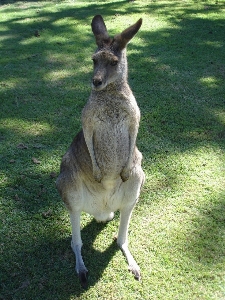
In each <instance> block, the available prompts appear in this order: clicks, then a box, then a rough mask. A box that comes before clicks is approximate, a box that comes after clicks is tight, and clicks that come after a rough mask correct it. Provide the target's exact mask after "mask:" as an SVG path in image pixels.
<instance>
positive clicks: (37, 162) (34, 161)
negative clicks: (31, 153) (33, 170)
mask: <svg viewBox="0 0 225 300" xmlns="http://www.w3.org/2000/svg"><path fill="white" fill-rule="evenodd" d="M32 161H33V163H34V164H40V163H41V162H40V160H38V159H37V158H35V157H32Z"/></svg>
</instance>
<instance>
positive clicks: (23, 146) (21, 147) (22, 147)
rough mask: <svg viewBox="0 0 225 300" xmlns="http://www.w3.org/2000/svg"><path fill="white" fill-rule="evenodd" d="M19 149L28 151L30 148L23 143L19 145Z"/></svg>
mask: <svg viewBox="0 0 225 300" xmlns="http://www.w3.org/2000/svg"><path fill="white" fill-rule="evenodd" d="M17 148H18V149H28V146H26V145H24V144H23V143H20V144H18V145H17Z"/></svg>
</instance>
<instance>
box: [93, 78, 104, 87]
mask: <svg viewBox="0 0 225 300" xmlns="http://www.w3.org/2000/svg"><path fill="white" fill-rule="evenodd" d="M101 84H102V80H101V78H94V79H93V85H94V86H96V87H97V86H100V85H101Z"/></svg>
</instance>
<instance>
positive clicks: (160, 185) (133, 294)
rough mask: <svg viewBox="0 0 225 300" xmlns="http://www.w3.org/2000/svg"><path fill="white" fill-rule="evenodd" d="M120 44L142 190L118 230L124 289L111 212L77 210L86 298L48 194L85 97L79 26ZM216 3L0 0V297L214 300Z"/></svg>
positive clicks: (223, 274)
mask: <svg viewBox="0 0 225 300" xmlns="http://www.w3.org/2000/svg"><path fill="white" fill-rule="evenodd" d="M95 14H102V15H103V16H104V19H105V22H106V24H107V27H108V30H109V32H110V34H111V35H112V36H113V35H114V34H116V33H118V32H120V31H121V30H123V29H125V28H126V27H128V26H129V25H131V24H133V23H134V22H136V21H137V20H138V19H139V18H140V17H142V18H143V25H142V27H141V29H140V31H139V32H138V34H137V35H136V36H135V38H134V39H133V40H132V41H131V43H130V44H129V45H128V62H129V83H130V86H131V87H132V90H133V92H134V94H135V96H136V99H137V102H138V105H139V107H140V110H141V115H142V118H141V123H140V129H139V135H138V140H137V144H138V147H139V149H140V151H141V152H142V153H143V156H144V161H143V169H144V171H145V174H146V183H145V185H144V187H143V190H142V193H141V196H140V200H139V202H138V204H137V206H136V208H135V210H134V213H133V217H132V219H131V224H130V228H129V242H130V250H131V252H132V253H133V255H134V257H135V258H136V260H137V262H138V264H139V266H140V267H141V271H142V280H141V281H140V282H138V281H135V279H134V278H133V276H132V274H130V273H129V272H128V271H127V263H126V261H125V258H124V257H123V255H122V253H121V251H120V250H119V249H118V248H117V246H116V244H115V242H114V236H115V235H116V233H117V228H118V221H119V215H118V214H116V217H115V219H114V220H113V221H111V222H109V223H107V224H98V223H96V222H95V221H94V220H93V218H92V217H91V216H89V215H87V214H83V215H82V238H83V243H84V246H83V257H84V260H85V263H86V266H87V268H88V269H89V286H88V289H87V290H83V289H82V288H81V287H80V284H79V281H78V278H77V275H76V273H75V269H74V266H75V259H74V255H73V253H72V250H71V248H70V239H71V229H70V221H69V217H68V214H67V211H66V209H65V208H64V206H63V203H62V201H61V199H60V197H59V195H58V193H57V191H56V187H55V180H56V176H57V174H58V173H59V165H60V161H61V157H62V155H63V154H64V153H65V151H66V149H67V148H68V146H69V144H70V143H71V141H72V139H73V137H74V135H75V134H76V133H77V132H78V131H79V130H80V128H81V118H80V117H81V111H82V108H83V107H84V105H85V103H86V101H87V99H88V96H89V93H90V81H91V76H92V61H91V55H92V53H93V52H94V50H95V49H96V45H95V39H94V37H93V34H92V32H91V27H90V23H91V20H92V18H93V16H94V15H95ZM224 16H225V5H224V1H222V0H221V1H220V0H213V1H211V0H209V1H207V0H205V1H200V0H199V1H194V0H186V1H184V0H183V1H176V0H174V1H169V0H167V1H160V0H158V1H156V0H152V1H151V0H149V1H145V0H135V1H127V0H126V1H125V0H124V1H121V0H112V1H104V0H102V1H72V0H70V1H69V0H68V1H13V0H11V1H10V0H9V1H7V0H5V1H1V6H0V32H1V33H0V166H1V167H0V203H1V207H0V213H1V218H0V221H1V225H0V230H1V233H0V251H1V252H0V271H1V273H0V281H1V290H0V299H2V300H9V299H13V300H14V299H15V300H19V299H20V300H28V299H32V300H34V299H35V300H36V299H37V300H39V299H45V300H48V299H50V300H51V299H54V300H69V299H70V300H75V299H106V300H108V299H129V300H130V299H159V300H174V299H177V300H180V299H182V300H190V299H191V300H194V299H196V300H197V299H201V300H203V299H204V300H205V299H216V300H222V299H225V153H224V152H225V52H224V49H225V19H224Z"/></svg>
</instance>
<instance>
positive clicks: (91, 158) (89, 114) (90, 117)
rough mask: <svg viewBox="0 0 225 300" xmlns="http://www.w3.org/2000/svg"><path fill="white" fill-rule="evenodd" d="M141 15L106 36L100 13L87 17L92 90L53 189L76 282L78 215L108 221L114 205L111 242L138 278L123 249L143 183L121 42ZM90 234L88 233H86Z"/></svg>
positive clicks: (82, 273)
mask: <svg viewBox="0 0 225 300" xmlns="http://www.w3.org/2000/svg"><path fill="white" fill-rule="evenodd" d="M141 23H142V20H141V19H140V20H139V21H138V22H137V23H135V24H134V25H132V26H130V27H129V28H127V29H126V30H124V31H123V32H122V33H121V34H119V35H117V36H115V37H114V38H113V39H111V38H110V37H109V35H108V32H107V29H106V26H105V23H104V21H103V19H102V17H101V16H100V15H98V16H95V17H94V18H93V20H92V31H93V33H94V35H95V38H96V43H97V46H98V49H97V51H96V52H95V54H94V55H93V60H94V75H93V83H92V91H91V95H90V97H89V100H88V102H87V104H86V105H85V107H84V109H83V111H82V128H83V129H82V131H81V132H79V133H78V135H77V136H76V137H75V138H74V140H73V142H72V144H71V146H70V148H69V149H68V151H67V152H66V154H65V155H64V156H63V159H62V163H61V168H60V175H59V177H58V179H57V188H58V191H59V193H60V195H61V197H62V199H63V201H64V202H65V205H66V207H67V208H68V211H69V213H70V219H71V225H72V243H71V246H72V249H73V251H74V253H75V257H76V271H77V273H78V275H79V278H80V281H81V284H82V286H86V285H87V269H86V267H85V264H84V262H83V258H82V255H81V247H82V240H81V235H80V215H81V212H82V211H85V212H87V213H90V214H92V215H93V216H94V217H95V218H96V219H97V221H108V220H111V219H112V218H113V216H114V212H115V211H117V210H119V211H120V226H119V232H118V238H117V243H118V245H119V247H120V248H121V249H122V251H123V253H124V255H125V257H126V258H127V261H128V265H129V269H130V270H131V271H132V273H133V274H134V276H135V278H136V279H138V280H139V279H140V268H139V266H138V265H137V263H136V261H135V260H134V258H133V256H132V255H131V253H130V251H129V249H128V239H127V235H128V226H129V221H130V217H131V214H132V210H133V208H134V206H135V204H136V202H137V201H138V197H139V194H140V189H141V186H142V184H143V183H144V179H145V176H144V172H143V170H142V168H141V160H142V155H141V153H140V152H139V150H138V149H137V147H136V137H137V133H138V127H139V121H140V111H139V108H138V106H137V103H136V100H135V98H134V96H133V93H132V91H131V89H130V87H129V85H128V82H127V58H126V45H127V43H128V42H129V40H130V39H132V37H133V36H134V35H135V34H136V33H137V31H138V30H139V28H140V26H141ZM90 234H91V233H90Z"/></svg>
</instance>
